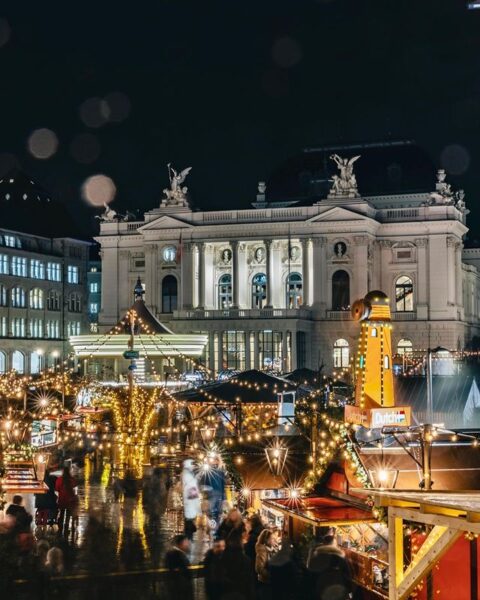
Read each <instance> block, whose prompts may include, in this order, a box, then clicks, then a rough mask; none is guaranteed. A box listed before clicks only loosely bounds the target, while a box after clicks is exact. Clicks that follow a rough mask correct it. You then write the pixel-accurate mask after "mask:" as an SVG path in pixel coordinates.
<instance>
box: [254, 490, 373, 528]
mask: <svg viewBox="0 0 480 600" xmlns="http://www.w3.org/2000/svg"><path fill="white" fill-rule="evenodd" d="M263 503H264V504H265V505H266V506H270V507H271V508H274V509H276V510H279V511H280V512H282V513H284V514H285V515H288V516H292V517H295V518H297V519H300V520H301V521H304V522H306V523H308V524H310V525H332V526H333V525H354V524H356V523H373V522H375V521H376V519H375V517H374V516H373V515H372V512H371V511H370V510H367V509H363V508H358V507H356V506H353V505H352V504H349V503H348V502H345V501H343V500H340V499H338V498H333V497H330V496H317V497H314V498H302V499H294V498H281V499H275V500H263Z"/></svg>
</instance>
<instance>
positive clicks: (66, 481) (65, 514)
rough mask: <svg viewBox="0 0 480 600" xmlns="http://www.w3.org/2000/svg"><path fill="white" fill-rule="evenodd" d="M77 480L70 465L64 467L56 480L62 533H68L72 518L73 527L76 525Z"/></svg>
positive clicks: (59, 522) (59, 523) (59, 525)
mask: <svg viewBox="0 0 480 600" xmlns="http://www.w3.org/2000/svg"><path fill="white" fill-rule="evenodd" d="M76 487H77V481H76V479H74V478H73V477H72V476H71V474H70V468H69V467H68V466H65V467H63V471H62V474H61V475H60V477H59V478H58V479H57V481H56V482H55V491H56V492H57V494H58V508H59V509H60V516H59V519H58V528H59V531H60V533H65V535H66V534H68V530H69V528H70V520H71V521H72V528H74V527H75V524H76V517H77V507H78V497H77V494H76V493H75V488H76Z"/></svg>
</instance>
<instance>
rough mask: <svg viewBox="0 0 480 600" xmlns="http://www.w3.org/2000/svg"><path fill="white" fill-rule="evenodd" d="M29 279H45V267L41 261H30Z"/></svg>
mask: <svg viewBox="0 0 480 600" xmlns="http://www.w3.org/2000/svg"><path fill="white" fill-rule="evenodd" d="M30 277H31V278H32V279H45V265H44V263H43V262H42V261H41V260H36V259H33V258H32V259H31V260H30Z"/></svg>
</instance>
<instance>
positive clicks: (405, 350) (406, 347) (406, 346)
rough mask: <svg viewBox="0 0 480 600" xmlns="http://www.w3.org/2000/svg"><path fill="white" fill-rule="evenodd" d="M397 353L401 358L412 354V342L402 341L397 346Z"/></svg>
mask: <svg viewBox="0 0 480 600" xmlns="http://www.w3.org/2000/svg"><path fill="white" fill-rule="evenodd" d="M397 352H398V354H400V355H401V356H403V355H404V354H410V352H413V344H412V342H411V341H410V340H407V339H401V340H400V341H399V342H398V344H397Z"/></svg>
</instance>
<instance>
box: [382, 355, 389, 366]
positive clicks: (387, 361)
mask: <svg viewBox="0 0 480 600" xmlns="http://www.w3.org/2000/svg"><path fill="white" fill-rule="evenodd" d="M383 368H384V369H389V368H390V357H389V356H388V355H387V356H384V357H383Z"/></svg>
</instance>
